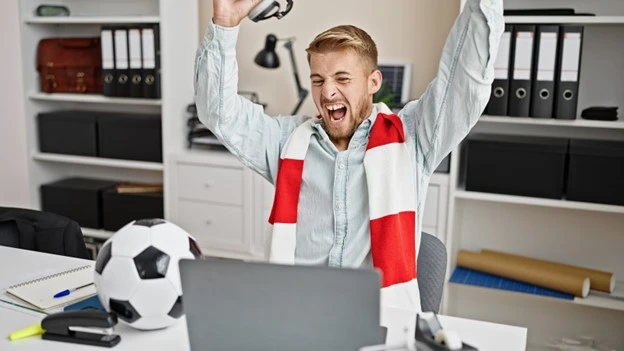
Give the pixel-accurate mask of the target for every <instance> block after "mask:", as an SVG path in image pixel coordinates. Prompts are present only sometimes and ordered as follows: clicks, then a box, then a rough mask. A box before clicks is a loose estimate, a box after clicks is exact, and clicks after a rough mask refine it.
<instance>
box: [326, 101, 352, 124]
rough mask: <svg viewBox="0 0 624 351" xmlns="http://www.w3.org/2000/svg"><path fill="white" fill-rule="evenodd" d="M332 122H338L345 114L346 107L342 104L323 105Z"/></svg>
mask: <svg viewBox="0 0 624 351" xmlns="http://www.w3.org/2000/svg"><path fill="white" fill-rule="evenodd" d="M325 108H326V109H327V113H328V114H329V117H330V119H331V121H332V122H340V121H342V120H343V119H344V118H345V116H346V115H347V107H346V106H345V105H344V104H340V103H338V104H333V105H327V106H325Z"/></svg>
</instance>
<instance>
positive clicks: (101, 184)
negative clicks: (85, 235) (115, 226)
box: [41, 178, 116, 229]
mask: <svg viewBox="0 0 624 351" xmlns="http://www.w3.org/2000/svg"><path fill="white" fill-rule="evenodd" d="M115 184H116V183H115V182H111V181H108V180H97V179H86V178H68V179H63V180H60V181H57V182H54V183H50V184H44V185H42V186H41V209H42V210H44V211H48V212H53V213H56V214H59V215H61V216H65V217H67V218H70V219H73V220H74V221H76V222H78V224H80V226H81V227H86V228H95V229H98V228H102V225H103V222H102V194H101V193H102V191H103V190H105V189H110V188H112V187H114V186H115Z"/></svg>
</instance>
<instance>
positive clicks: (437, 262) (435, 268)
mask: <svg viewBox="0 0 624 351" xmlns="http://www.w3.org/2000/svg"><path fill="white" fill-rule="evenodd" d="M446 255H447V253H446V246H444V243H442V241H440V239H438V238H437V237H435V236H433V235H431V234H428V233H425V232H423V233H422V235H421V240H420V250H419V251H418V261H417V263H416V267H417V269H418V288H419V290H420V305H421V308H422V310H423V312H435V313H438V311H439V310H440V302H441V301H442V292H443V290H444V279H446Z"/></svg>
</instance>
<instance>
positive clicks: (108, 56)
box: [100, 26, 115, 96]
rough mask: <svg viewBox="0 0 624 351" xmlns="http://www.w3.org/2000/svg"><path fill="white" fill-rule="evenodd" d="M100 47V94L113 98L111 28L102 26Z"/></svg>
mask: <svg viewBox="0 0 624 351" xmlns="http://www.w3.org/2000/svg"><path fill="white" fill-rule="evenodd" d="M100 36H101V40H100V43H101V45H102V94H104V96H115V40H114V39H113V28H112V27H109V26H102V30H101V33H100Z"/></svg>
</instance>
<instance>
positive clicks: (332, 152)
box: [195, 0, 504, 310]
mask: <svg viewBox="0 0 624 351" xmlns="http://www.w3.org/2000/svg"><path fill="white" fill-rule="evenodd" d="M257 1H258V0H213V4H214V17H213V20H212V23H211V24H210V25H209V27H208V31H207V34H206V36H205V38H204V40H203V42H202V44H201V46H200V48H199V50H198V52H197V57H196V62H195V65H196V67H195V94H196V96H195V101H196V104H197V108H198V111H199V117H200V119H201V120H202V122H203V123H204V124H205V125H206V126H207V127H208V128H210V130H212V132H213V133H214V134H215V135H216V136H217V137H218V138H219V139H220V140H221V141H222V142H223V144H224V145H225V146H226V147H227V148H228V149H229V150H230V151H231V152H232V153H233V154H234V155H236V156H237V157H238V158H239V159H240V160H241V161H242V162H243V163H244V164H245V165H246V166H248V167H250V168H251V169H253V170H254V171H256V172H258V173H259V174H261V175H262V176H263V177H264V178H266V179H267V180H268V181H269V182H271V183H272V184H275V185H276V195H275V200H274V205H273V211H272V213H271V218H270V219H269V222H270V223H271V224H272V225H273V227H272V229H271V231H270V232H269V234H268V238H267V249H268V250H269V252H268V258H269V260H270V261H271V262H276V263H288V264H318V265H329V266H335V267H362V266H369V267H370V266H374V267H376V268H378V269H379V270H381V272H382V277H383V289H382V303H383V304H385V305H393V306H398V307H403V308H412V309H415V310H420V295H419V290H418V282H417V279H416V277H417V267H416V257H417V252H418V247H419V237H420V230H421V220H420V219H421V215H422V213H423V206H424V200H425V192H426V190H427V186H428V182H429V178H430V176H431V174H432V173H433V171H434V170H435V168H436V167H437V165H438V164H439V162H440V161H441V160H442V159H443V158H444V157H445V156H446V155H447V154H448V153H449V152H450V151H451V150H452V149H453V148H454V147H455V146H456V145H457V144H458V143H459V142H460V141H461V140H462V139H463V138H464V137H465V136H466V135H467V134H468V132H469V130H470V129H471V128H472V126H473V125H474V124H475V123H476V122H477V119H478V118H479V116H480V115H481V112H482V111H483V109H484V108H485V105H486V103H487V101H488V99H489V96H490V89H491V84H492V81H493V79H494V68H493V61H494V59H495V57H496V53H497V51H498V43H499V39H500V36H501V34H502V32H503V29H504V19H503V4H502V0H468V1H467V3H466V5H465V8H464V10H463V11H462V14H461V15H460V16H459V18H458V19H457V21H456V22H455V25H454V26H453V29H452V30H451V33H450V35H449V37H448V39H447V42H446V45H445V47H444V52H443V54H442V58H441V63H440V68H439V71H438V74H437V76H436V78H435V79H434V80H433V82H431V83H430V85H429V86H428V87H427V89H426V91H425V93H424V94H423V95H422V96H421V97H420V99H419V100H417V101H412V102H410V103H409V104H407V105H406V106H405V107H404V108H403V109H402V110H401V112H399V114H398V116H397V115H394V114H392V112H391V111H390V110H388V108H387V107H386V106H385V105H383V104H373V94H374V93H376V92H377V91H378V90H379V89H380V87H381V83H382V76H381V73H380V71H379V70H378V69H377V49H376V46H375V43H374V42H373V40H372V39H371V38H370V37H369V36H368V34H366V32H364V31H363V30H361V29H358V28H356V27H353V26H338V27H334V28H332V29H329V30H327V31H325V32H323V33H321V34H319V35H318V36H317V37H316V38H315V39H314V41H313V42H312V43H311V44H310V47H309V48H308V49H307V52H308V60H309V65H310V72H311V76H310V78H311V85H312V96H313V98H314V103H315V105H316V107H317V109H318V112H319V115H318V116H316V117H308V116H288V117H285V116H282V117H277V118H272V117H269V116H268V115H266V114H265V113H264V112H263V109H262V106H260V105H256V104H253V103H251V102H250V101H248V100H246V99H244V98H242V97H240V96H238V95H237V86H238V68H237V62H236V51H235V48H236V40H237V35H238V25H239V23H240V22H241V21H242V20H243V19H244V18H245V17H246V16H247V14H248V13H249V11H250V10H251V9H252V8H253V6H254V5H256V4H257Z"/></svg>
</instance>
